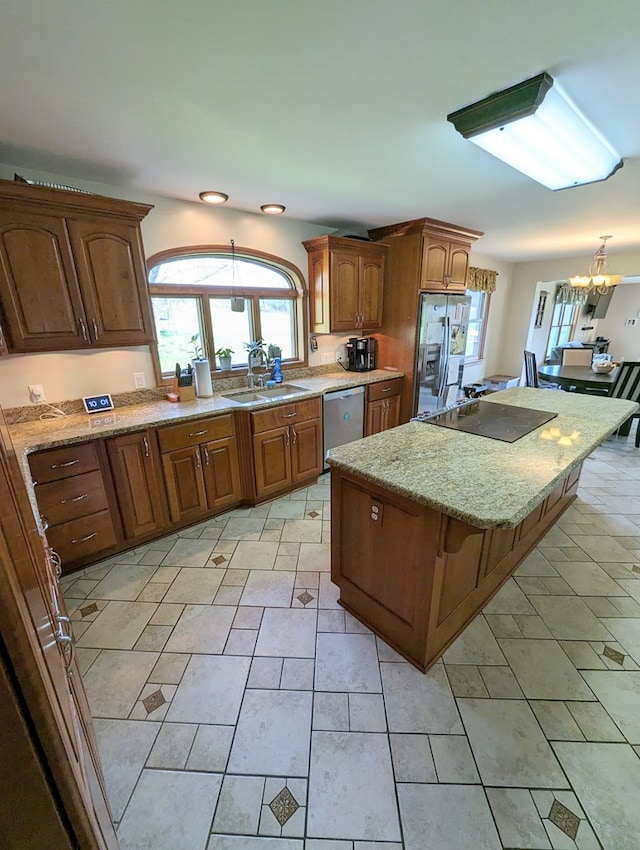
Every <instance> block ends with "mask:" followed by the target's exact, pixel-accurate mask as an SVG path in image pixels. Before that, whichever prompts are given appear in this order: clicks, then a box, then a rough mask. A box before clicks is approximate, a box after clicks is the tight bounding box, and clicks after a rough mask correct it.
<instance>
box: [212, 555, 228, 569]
mask: <svg viewBox="0 0 640 850" xmlns="http://www.w3.org/2000/svg"><path fill="white" fill-rule="evenodd" d="M211 560H212V561H213V563H214V564H215V565H216V567H219V566H220V564H226V562H227V559H226V558H225V556H224V555H216V557H215V558H212V559H211Z"/></svg>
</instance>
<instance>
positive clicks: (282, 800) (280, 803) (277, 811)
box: [269, 785, 300, 826]
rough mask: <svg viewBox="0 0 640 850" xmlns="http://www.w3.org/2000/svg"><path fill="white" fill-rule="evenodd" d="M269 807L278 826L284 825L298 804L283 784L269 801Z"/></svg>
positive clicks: (297, 807)
mask: <svg viewBox="0 0 640 850" xmlns="http://www.w3.org/2000/svg"><path fill="white" fill-rule="evenodd" d="M269 808H270V809H271V811H272V812H273V815H274V817H275V819H276V820H277V821H278V823H279V824H280V826H284V825H285V823H286V822H287V821H288V820H289V818H290V817H291V815H293V814H294V813H295V812H296V811H297V809H299V808H300V806H299V804H298V801H297V800H296V798H295V797H294V796H293V794H292V793H291V791H289V789H288V788H287V787H286V785H285V787H284V788H283V789H282V791H280V793H279V794H276V796H275V797H274V798H273V800H272V801H271V802H270V803H269Z"/></svg>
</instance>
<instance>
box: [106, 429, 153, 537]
mask: <svg viewBox="0 0 640 850" xmlns="http://www.w3.org/2000/svg"><path fill="white" fill-rule="evenodd" d="M107 453H108V455H109V463H110V464H111V471H112V473H113V484H114V489H115V492H116V497H117V499H118V506H119V508H120V516H121V518H122V526H123V529H124V536H125V539H126V540H137V539H139V538H143V537H147V536H149V535H153V534H161V533H162V532H163V530H164V528H165V526H166V524H167V510H166V505H165V498H164V488H163V486H162V471H161V468H160V460H159V453H158V447H157V441H156V435H155V431H152V430H148V431H137V432H135V433H133V434H124V435H123V436H121V437H113V438H112V439H110V440H107Z"/></svg>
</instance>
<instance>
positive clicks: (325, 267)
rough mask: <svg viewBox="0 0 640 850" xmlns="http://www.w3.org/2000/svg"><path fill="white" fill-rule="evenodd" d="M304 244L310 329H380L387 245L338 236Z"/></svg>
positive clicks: (322, 237) (331, 331)
mask: <svg viewBox="0 0 640 850" xmlns="http://www.w3.org/2000/svg"><path fill="white" fill-rule="evenodd" d="M303 245H304V247H305V248H306V249H307V252H308V255H309V291H310V305H311V306H310V313H311V317H310V327H311V332H312V333H341V332H349V331H353V330H360V331H366V330H375V329H376V328H380V327H381V325H382V299H383V286H384V261H385V254H386V247H385V246H384V245H374V244H372V243H370V242H365V241H360V240H358V239H348V238H344V237H341V236H320V237H319V238H318V239H310V240H308V241H307V242H303Z"/></svg>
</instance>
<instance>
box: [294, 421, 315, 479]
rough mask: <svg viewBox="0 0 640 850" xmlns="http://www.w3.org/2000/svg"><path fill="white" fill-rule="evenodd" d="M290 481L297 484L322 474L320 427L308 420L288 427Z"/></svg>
mask: <svg viewBox="0 0 640 850" xmlns="http://www.w3.org/2000/svg"><path fill="white" fill-rule="evenodd" d="M289 433H290V447H291V481H292V483H293V484H297V483H298V482H300V481H304V480H306V479H308V478H312V477H313V476H318V475H320V473H321V472H322V426H321V424H320V420H319V419H309V420H307V421H306V422H300V423H298V424H297V425H290V426H289Z"/></svg>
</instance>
